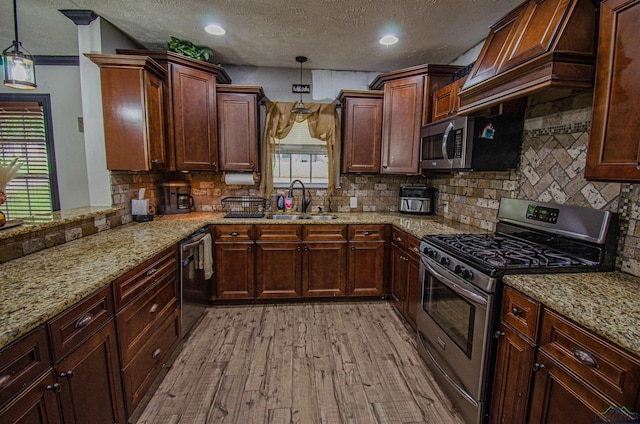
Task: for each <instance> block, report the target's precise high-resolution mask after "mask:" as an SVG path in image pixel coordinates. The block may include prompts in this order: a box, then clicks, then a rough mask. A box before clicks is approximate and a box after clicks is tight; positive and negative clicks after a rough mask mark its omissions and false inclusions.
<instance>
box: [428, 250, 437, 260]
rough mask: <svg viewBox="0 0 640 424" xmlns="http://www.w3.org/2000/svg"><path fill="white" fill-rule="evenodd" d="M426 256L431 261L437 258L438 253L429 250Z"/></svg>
mask: <svg viewBox="0 0 640 424" xmlns="http://www.w3.org/2000/svg"><path fill="white" fill-rule="evenodd" d="M427 256H429V257H430V258H431V259H435V258H437V257H438V252H436V251H435V250H431V249H429V251H428V252H427Z"/></svg>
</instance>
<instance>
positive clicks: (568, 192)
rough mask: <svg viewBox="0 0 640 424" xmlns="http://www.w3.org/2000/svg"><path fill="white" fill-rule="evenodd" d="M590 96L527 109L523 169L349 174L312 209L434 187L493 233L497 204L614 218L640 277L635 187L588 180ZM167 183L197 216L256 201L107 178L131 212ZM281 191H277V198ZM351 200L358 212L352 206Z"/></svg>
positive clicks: (212, 188)
mask: <svg viewBox="0 0 640 424" xmlns="http://www.w3.org/2000/svg"><path fill="white" fill-rule="evenodd" d="M591 102H592V93H590V92H587V93H583V94H580V95H577V96H573V97H569V98H565V99H561V100H557V101H553V102H546V103H540V104H536V105H533V106H529V107H528V108H527V110H526V115H525V124H524V134H523V146H522V155H521V160H520V165H519V166H518V168H517V169H514V170H511V171H505V172H454V173H444V174H431V175H427V176H426V177H424V176H388V175H358V174H355V175H354V174H349V175H343V176H342V177H341V180H340V182H341V187H340V188H338V189H336V192H335V193H334V195H333V196H331V197H330V198H329V197H327V195H326V194H327V193H326V191H325V190H311V193H312V196H313V202H312V210H313V211H316V210H317V209H316V208H317V207H318V206H322V207H323V208H324V210H325V211H329V210H331V211H333V212H349V211H357V212H381V211H391V212H394V211H397V209H398V192H399V188H400V186H401V185H404V184H409V185H411V184H427V185H429V186H432V187H434V188H436V190H437V194H436V213H437V214H438V215H441V216H445V217H447V218H450V219H452V220H455V221H459V222H462V223H465V224H471V225H475V226H478V227H480V228H483V229H485V230H488V231H492V230H494V229H495V224H496V221H497V211H498V206H499V204H500V199H501V198H502V197H512V198H520V199H531V200H539V201H545V202H554V203H561V204H572V205H577V206H586V207H592V208H596V209H604V210H610V211H617V212H619V213H620V215H621V220H620V221H621V229H620V232H619V234H620V240H619V246H620V248H619V250H618V258H617V263H616V265H617V268H618V269H621V270H623V271H625V272H628V273H631V274H634V275H638V276H640V187H636V186H634V185H630V184H620V183H603V182H591V181H586V180H585V179H584V178H583V176H582V175H583V170H584V166H585V159H586V148H587V144H588V142H589V129H590V124H591V122H590V120H591ZM172 179H177V180H188V181H190V183H191V188H192V195H193V196H194V198H195V203H196V208H197V210H198V211H218V210H221V200H222V198H224V197H227V196H244V195H250V196H259V186H258V184H256V185H254V186H227V185H226V184H224V183H223V181H222V179H221V175H219V174H211V173H206V172H192V173H188V174H180V173H175V174H161V173H135V172H117V173H116V172H114V173H112V189H113V198H114V205H122V206H125V207H126V208H127V211H130V201H131V199H132V198H135V197H136V196H137V192H138V189H139V188H142V187H144V188H147V193H148V194H147V197H148V198H150V199H151V203H152V204H158V203H159V202H160V201H161V200H160V199H161V197H160V196H161V194H160V192H159V190H158V189H157V184H158V183H159V182H163V181H169V180H172ZM285 191H286V189H281V190H276V193H274V196H273V199H271V203H272V205H273V206H274V207H275V195H276V194H278V193H284V192H285ZM350 197H357V198H358V207H357V208H355V209H351V208H350V207H349V199H350Z"/></svg>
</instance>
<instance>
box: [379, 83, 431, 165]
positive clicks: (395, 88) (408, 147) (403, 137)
mask: <svg viewBox="0 0 640 424" xmlns="http://www.w3.org/2000/svg"><path fill="white" fill-rule="evenodd" d="M423 95H424V76H422V75H416V76H412V77H406V78H401V79H398V80H395V81H390V82H387V83H386V84H385V85H384V108H383V110H384V117H383V120H382V169H381V173H383V174H417V173H418V171H419V170H418V164H419V160H420V158H419V153H420V123H421V119H422V102H423Z"/></svg>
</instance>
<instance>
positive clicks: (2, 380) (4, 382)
mask: <svg viewBox="0 0 640 424" xmlns="http://www.w3.org/2000/svg"><path fill="white" fill-rule="evenodd" d="M12 378H13V375H10V374H4V375H2V376H0V390H2V389H4V388H5V387H7V386H8V385H9V382H10V381H11V379H12Z"/></svg>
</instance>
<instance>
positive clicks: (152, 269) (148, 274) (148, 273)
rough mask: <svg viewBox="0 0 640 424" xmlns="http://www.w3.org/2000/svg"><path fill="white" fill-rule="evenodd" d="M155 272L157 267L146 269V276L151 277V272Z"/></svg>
mask: <svg viewBox="0 0 640 424" xmlns="http://www.w3.org/2000/svg"><path fill="white" fill-rule="evenodd" d="M156 272H158V270H157V269H155V268H151V269H150V270H149V271H147V277H151V276H152V275H153V274H155V273H156Z"/></svg>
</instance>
